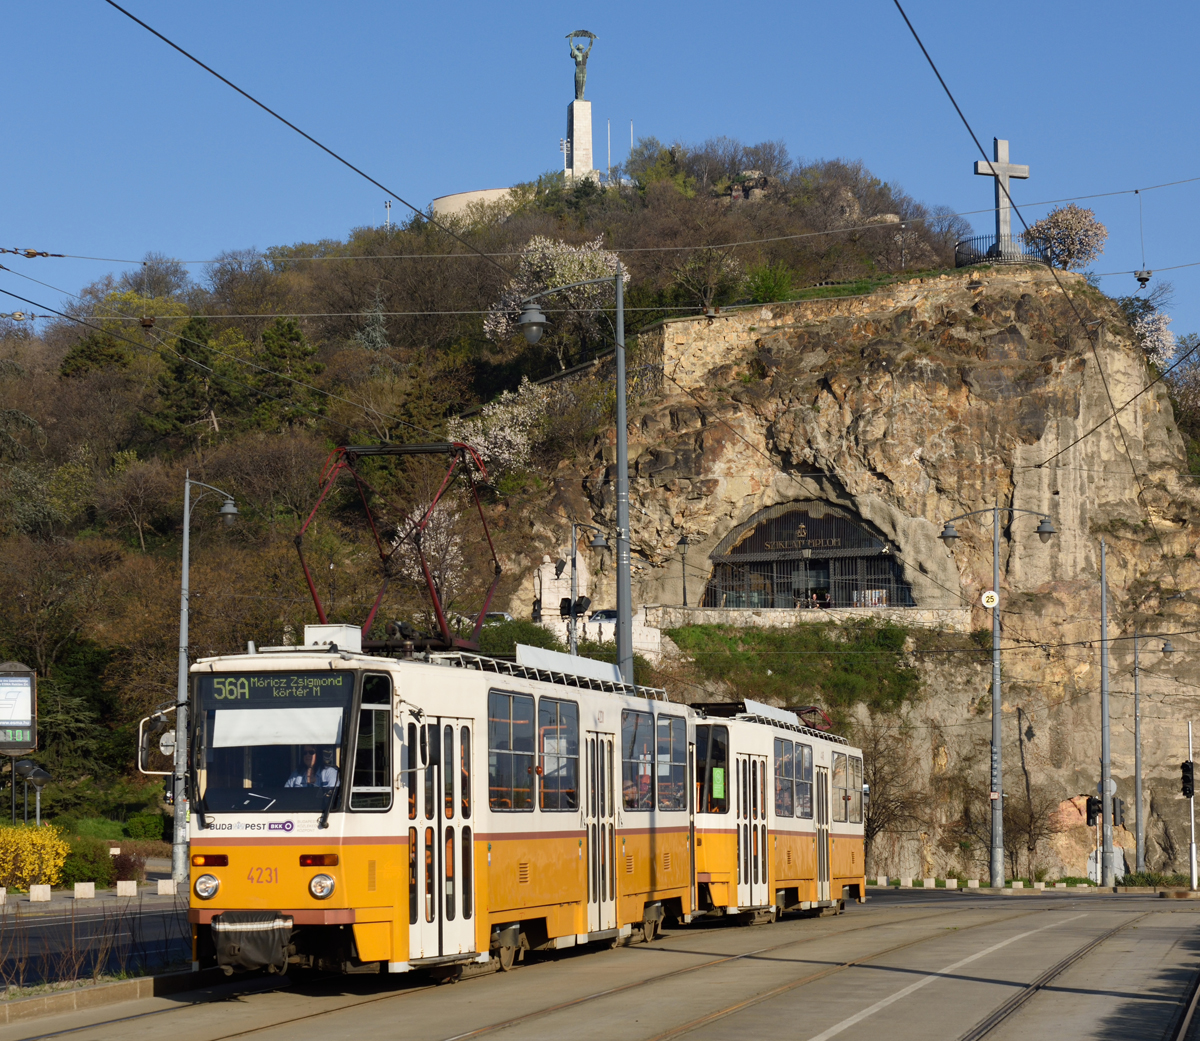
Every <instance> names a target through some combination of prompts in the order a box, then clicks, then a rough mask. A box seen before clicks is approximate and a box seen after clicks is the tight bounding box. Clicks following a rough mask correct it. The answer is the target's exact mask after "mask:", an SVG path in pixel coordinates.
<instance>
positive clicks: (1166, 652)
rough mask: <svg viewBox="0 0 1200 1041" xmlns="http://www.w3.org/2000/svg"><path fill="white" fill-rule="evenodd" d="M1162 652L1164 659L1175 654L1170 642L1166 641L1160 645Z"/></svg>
mask: <svg viewBox="0 0 1200 1041" xmlns="http://www.w3.org/2000/svg"><path fill="white" fill-rule="evenodd" d="M1162 652H1163V656H1164V657H1170V656H1171V655H1172V654H1174V653H1175V647H1174V646H1173V645H1172V643H1171V641H1170V640H1167V642H1166V643H1164V644H1163V645H1162Z"/></svg>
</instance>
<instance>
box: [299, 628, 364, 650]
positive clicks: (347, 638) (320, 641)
mask: <svg viewBox="0 0 1200 1041" xmlns="http://www.w3.org/2000/svg"><path fill="white" fill-rule="evenodd" d="M314 644H315V645H317V646H318V647H328V646H329V645H330V644H336V645H337V649H338V650H339V651H350V652H352V653H354V654H362V629H360V628H359V627H358V626H357V625H306V626H305V627H304V645H305V646H306V647H312V646H313V645H314Z"/></svg>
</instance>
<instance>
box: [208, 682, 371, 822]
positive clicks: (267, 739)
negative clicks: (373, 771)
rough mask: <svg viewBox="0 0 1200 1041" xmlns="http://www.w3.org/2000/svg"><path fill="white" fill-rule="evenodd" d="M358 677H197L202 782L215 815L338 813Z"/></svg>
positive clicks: (209, 806)
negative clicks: (344, 739)
mask: <svg viewBox="0 0 1200 1041" xmlns="http://www.w3.org/2000/svg"><path fill="white" fill-rule="evenodd" d="M354 677H355V673H353V672H350V671H348V670H340V669H339V670H333V671H324V672H242V673H235V674H230V675H224V676H222V675H210V676H199V677H197V680H198V682H197V701H198V704H199V714H198V718H197V720H196V726H197V734H196V739H197V744H196V760H195V761H196V763H197V766H198V770H197V781H198V787H199V791H200V796H201V800H202V801H201V808H202V809H204V810H205V811H207V812H208V813H265V812H268V811H270V812H272V813H279V812H284V813H287V812H297V811H305V810H308V811H317V812H322V811H324V810H326V809H329V810H335V809H337V808H338V803H339V802H340V791H341V780H342V733H343V724H344V721H345V716H346V713H347V711H348V710H349V708H350V702H351V698H352V696H353V694H354Z"/></svg>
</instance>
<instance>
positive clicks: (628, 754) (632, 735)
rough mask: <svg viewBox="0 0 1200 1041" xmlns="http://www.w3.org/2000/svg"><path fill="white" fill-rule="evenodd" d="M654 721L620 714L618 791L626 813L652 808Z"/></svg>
mask: <svg viewBox="0 0 1200 1041" xmlns="http://www.w3.org/2000/svg"><path fill="white" fill-rule="evenodd" d="M653 742H654V717H653V716H652V715H650V713H649V712H631V711H630V710H628V709H626V710H624V711H623V712H622V713H621V789H622V792H623V794H624V798H625V809H627V810H652V809H653V808H654V772H653V763H654V753H653V748H654V744H653Z"/></svg>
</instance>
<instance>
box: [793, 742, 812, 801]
mask: <svg viewBox="0 0 1200 1041" xmlns="http://www.w3.org/2000/svg"><path fill="white" fill-rule="evenodd" d="M812 815H813V752H812V745H802V744H800V743H799V742H797V743H796V816H797V817H808V818H809V819H811V818H812Z"/></svg>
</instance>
